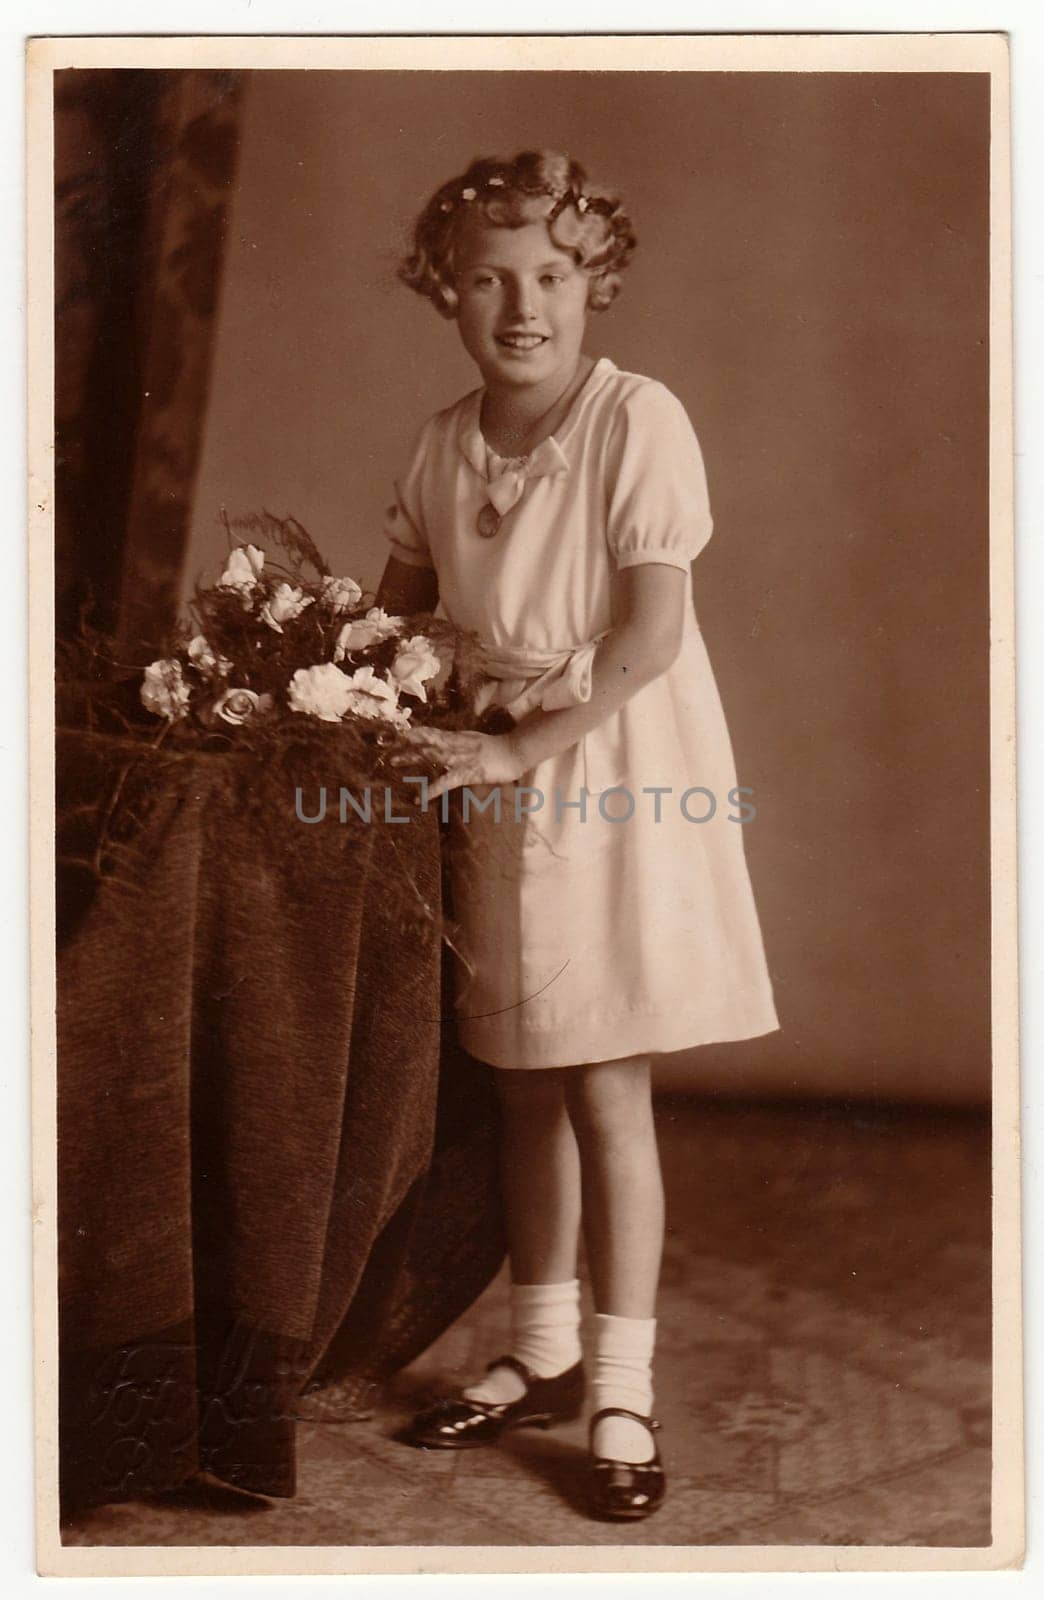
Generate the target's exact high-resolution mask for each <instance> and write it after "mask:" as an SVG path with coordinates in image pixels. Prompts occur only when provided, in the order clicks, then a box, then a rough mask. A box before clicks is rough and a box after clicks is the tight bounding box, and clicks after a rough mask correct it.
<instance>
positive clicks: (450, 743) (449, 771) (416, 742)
mask: <svg viewBox="0 0 1044 1600" xmlns="http://www.w3.org/2000/svg"><path fill="white" fill-rule="evenodd" d="M403 738H404V739H405V740H406V742H407V744H410V745H412V746H413V748H414V749H415V750H416V751H417V754H418V755H420V756H423V757H425V758H426V759H427V760H429V761H432V762H434V763H435V764H436V765H437V766H441V767H443V768H444V769H445V770H444V771H443V774H442V776H441V777H440V778H436V779H435V781H434V782H433V783H432V784H431V786H430V787H429V789H428V799H429V800H437V799H438V797H439V795H441V794H446V793H447V792H448V791H449V790H450V789H461V788H463V787H464V785H465V784H467V785H469V786H470V787H472V788H477V787H478V786H479V785H480V784H491V785H494V786H495V785H497V784H502V783H515V782H516V781H517V779H519V778H520V777H521V776H522V774H523V773H524V772H525V771H526V770H527V768H526V764H525V761H524V760H523V757H522V755H521V753H520V751H519V750H518V747H517V746H516V744H515V741H514V739H513V738H512V736H511V734H509V733H469V732H461V733H449V732H447V731H446V730H445V729H444V728H409V729H407V730H406V732H404V734H403ZM393 759H394V761H395V765H396V766H399V767H401V766H406V765H408V764H409V759H410V758H409V756H396V757H394V758H393Z"/></svg>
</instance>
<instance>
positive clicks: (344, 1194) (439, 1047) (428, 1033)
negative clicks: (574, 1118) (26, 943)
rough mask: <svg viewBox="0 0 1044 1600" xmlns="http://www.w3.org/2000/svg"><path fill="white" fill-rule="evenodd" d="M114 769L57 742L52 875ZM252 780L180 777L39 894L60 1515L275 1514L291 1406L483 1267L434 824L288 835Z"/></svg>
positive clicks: (99, 803)
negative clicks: (53, 951)
mask: <svg viewBox="0 0 1044 1600" xmlns="http://www.w3.org/2000/svg"><path fill="white" fill-rule="evenodd" d="M230 763H231V764H232V765H230ZM117 764H118V763H117V762H116V761H115V758H114V757H113V756H112V755H111V754H110V753H109V752H108V751H107V749H106V741H105V739H104V737H100V736H99V735H98V734H97V732H91V733H84V732H83V731H82V730H76V729H70V730H68V731H66V732H64V733H60V735H59V763H58V772H59V804H58V815H59V824H60V826H59V863H60V865H61V863H62V862H63V861H65V862H67V863H71V862H72V861H73V859H74V858H75V857H77V855H79V856H80V857H81V858H82V855H83V846H84V845H85V844H86V845H88V846H89V844H90V841H91V839H92V838H94V837H96V835H97V829H98V827H99V819H100V818H101V816H102V815H103V814H104V812H105V809H106V806H107V804H108V802H107V800H106V796H110V795H111V793H112V785H113V777H114V771H115V768H116V766H117ZM258 780H259V774H258V772H257V771H256V764H252V760H251V758H249V757H242V758H241V757H240V756H239V755H237V754H235V753H220V754H212V753H200V754H199V755H198V756H194V757H190V758H187V759H185V760H183V761H181V762H180V763H178V764H177V767H176V770H175V771H174V772H173V773H172V774H170V775H167V776H165V777H164V781H163V784H162V787H161V788H160V790H159V792H158V793H157V794H155V795H154V796H153V797H152V800H151V802H150V805H149V807H148V812H147V817H146V820H145V821H144V823H143V824H142V826H141V827H140V829H139V830H138V833H137V835H136V837H135V838H134V841H133V848H131V849H129V850H124V851H121V852H120V853H119V855H118V857H117V865H116V866H115V868H113V869H111V870H108V871H106V872H104V873H103V874H102V876H101V877H100V879H98V880H97V881H92V882H91V884H90V885H89V893H84V886H85V882H86V880H85V878H84V876H83V874H82V873H78V871H77V869H76V868H75V867H74V866H70V867H69V870H68V871H67V872H66V873H65V875H64V877H63V875H62V873H61V872H60V875H59V881H60V894H59V930H60V950H59V962H58V1224H59V1316H60V1367H61V1372H60V1433H61V1449H60V1455H61V1473H62V1500H63V1509H64V1511H65V1512H66V1513H68V1512H69V1511H70V1510H73V1509H75V1508H77V1507H80V1506H84V1505H89V1504H92V1503H99V1502H102V1501H106V1500H116V1499H126V1498H131V1497H136V1496H138V1495H140V1494H142V1493H145V1492H148V1491H155V1490H160V1489H166V1488H172V1487H174V1486H176V1485H178V1484H180V1483H182V1482H184V1481H185V1480H186V1479H188V1478H190V1477H191V1476H192V1475H193V1474H195V1473H197V1472H200V1471H206V1472H208V1473H210V1474H212V1475H214V1476H217V1477H218V1478H221V1479H222V1480H224V1481H225V1482H227V1483H230V1484H233V1485H235V1486H237V1487H239V1488H241V1489H245V1490H249V1491H252V1492H255V1493H260V1494H266V1495H291V1494H293V1492H294V1443H293V1440H294V1426H295V1419H296V1418H298V1417H299V1415H300V1413H301V1406H302V1397H303V1396H307V1395H308V1394H309V1393H310V1392H314V1391H317V1390H322V1389H323V1388H324V1387H325V1386H328V1385H331V1384H337V1385H338V1391H339V1393H341V1394H348V1395H350V1396H351V1395H354V1396H355V1397H356V1398H357V1399H358V1400H359V1401H360V1402H364V1401H366V1400H372V1399H373V1397H374V1395H375V1393H376V1392H377V1391H378V1390H379V1386H380V1384H381V1382H382V1380H383V1379H385V1378H386V1377H387V1376H389V1375H390V1374H391V1373H393V1372H394V1371H396V1370H397V1369H398V1368H400V1367H402V1366H404V1365H405V1364H407V1363H408V1362H409V1361H411V1360H412V1359H413V1358H414V1357H415V1356H416V1355H418V1354H419V1353H420V1352H421V1351H422V1350H423V1349H425V1348H426V1347H427V1345H429V1344H430V1343H431V1342H432V1341H433V1340H434V1339H435V1338H436V1337H437V1336H438V1335H439V1334H440V1333H441V1332H442V1331H443V1330H444V1329H445V1328H446V1327H448V1326H449V1325H450V1323H452V1322H453V1321H455V1320H456V1318H457V1317H458V1316H459V1315H460V1314H461V1313H462V1312H463V1311H464V1310H465V1309H466V1308H467V1307H468V1306H469V1305H470V1304H471V1303H472V1302H473V1301H474V1300H475V1299H476V1298H477V1296H478V1295H479V1294H480V1293H481V1292H482V1290H483V1289H484V1288H485V1286H486V1285H487V1284H488V1283H489V1282H490V1280H491V1279H492V1278H493V1277H494V1276H495V1274H496V1272H497V1271H498V1270H499V1267H500V1265H501V1263H502V1261H503V1258H504V1249H505V1246H504V1240H503V1236H502V1232H501V1224H500V1220H499V1205H498V1203H497V1185H498V1175H497V1170H496V1153H495V1105H494V1096H493V1088H492V1083H491V1073H490V1071H489V1069H488V1068H486V1067H483V1066H481V1065H480V1064H478V1063H476V1062H474V1061H472V1060H471V1059H470V1058H469V1057H467V1056H466V1055H464V1054H463V1053H462V1052H461V1051H460V1050H459V1049H458V1048H457V1047H456V1046H455V1044H454V1043H453V1030H452V1027H451V1025H449V1024H447V1023H446V1022H445V1021H444V1020H442V1019H443V1017H444V1010H443V1007H444V1005H445V1000H444V989H445V985H444V983H443V981H442V962H441V948H442V939H441V931H440V920H439V911H440V906H441V884H442V873H441V869H440V850H439V824H438V820H437V817H436V816H435V814H434V812H432V813H431V814H430V815H428V816H421V815H417V816H415V817H411V819H410V821H409V823H408V824H407V825H391V826H389V825H387V824H386V823H384V822H383V821H379V820H377V811H376V810H375V813H374V816H375V820H374V821H373V822H371V823H369V824H367V823H366V822H364V821H363V820H361V819H360V818H359V817H358V816H357V815H356V813H355V812H354V811H352V810H351V809H349V812H348V816H347V818H346V820H345V821H344V822H343V823H342V822H341V821H340V820H339V819H338V814H337V807H336V805H334V806H333V807H332V809H331V815H330V816H329V817H328V818H327V819H326V821H324V822H323V823H322V824H321V825H315V826H313V825H306V824H303V823H302V822H301V821H300V820H298V818H297V817H296V816H295V814H294V801H293V795H292V793H290V794H289V795H288V797H287V806H286V814H285V818H284V819H282V820H281V821H279V822H277V823H276V824H275V829H276V831H275V833H273V820H272V817H271V815H267V816H266V818H265V825H264V826H263V827H261V826H259V817H258V812H257V807H256V795H257V789H258ZM63 785H64V789H63ZM88 791H90V794H88ZM333 792H334V794H335V795H336V789H335V790H334V791H333ZM85 797H86V798H85ZM73 801H75V803H71V802H73ZM63 818H64V819H66V822H65V826H64V831H63V823H62V819H63ZM280 830H281V831H280ZM274 840H275V843H274V842H273V841H274ZM88 853H89V851H88ZM404 883H408V884H409V885H410V886H411V893H412V894H413V895H414V896H415V898H416V901H417V914H416V915H414V914H411V912H410V909H409V905H408V901H407V898H406V897H404V895H403V893H402V892H401V888H402V885H403V884H404ZM424 907H426V908H427V911H424V909H423V908H424Z"/></svg>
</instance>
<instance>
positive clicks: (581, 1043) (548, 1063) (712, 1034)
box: [457, 1010, 780, 1072]
mask: <svg viewBox="0 0 1044 1600" xmlns="http://www.w3.org/2000/svg"><path fill="white" fill-rule="evenodd" d="M770 1019H771V1020H770ZM672 1023H673V1026H672V1025H671V1024H672ZM779 1030H780V1023H779V1018H778V1017H777V1016H776V1013H775V1011H774V1010H770V1011H769V1012H768V1013H767V1014H766V1015H764V1016H763V1017H762V1019H761V1020H760V1021H753V1022H752V1021H747V1022H738V1021H735V1020H734V1021H733V1022H731V1023H726V1022H722V1023H720V1024H719V1026H717V1027H711V1028H708V1027H706V1026H704V1027H703V1028H699V1027H697V1026H694V1025H692V1024H689V1025H686V1024H685V1023H684V1022H679V1021H678V1019H674V1018H671V1019H668V1018H666V1017H665V1016H663V1014H662V1013H655V1012H641V1013H631V1014H630V1016H629V1017H615V1018H613V1017H610V1018H605V1017H603V1018H602V1019H601V1020H600V1021H599V1023H598V1024H597V1025H596V1026H593V1027H590V1028H585V1029H583V1030H582V1031H581V1030H580V1029H577V1030H576V1031H575V1032H571V1033H570V1034H569V1035H566V1034H564V1033H563V1032H562V1031H561V1030H559V1029H557V1028H553V1029H549V1030H548V1038H547V1039H546V1040H544V1041H542V1040H539V1039H538V1038H536V1037H534V1035H532V1034H531V1035H530V1036H529V1037H528V1038H527V1039H526V1040H525V1043H524V1044H520V1047H519V1049H517V1050H512V1049H511V1048H510V1046H509V1045H507V1044H506V1043H505V1041H504V1040H503V1039H491V1038H489V1037H488V1035H486V1037H485V1038H484V1037H483V1034H484V1033H485V1030H484V1029H482V1028H481V1027H474V1026H472V1025H470V1024H467V1023H458V1024H457V1037H458V1038H459V1040H460V1043H461V1044H462V1045H463V1046H464V1049H465V1050H467V1052H468V1054H469V1055H472V1056H474V1057H475V1058H476V1060H479V1061H484V1062H485V1063H486V1064H487V1065H488V1066H491V1067H510V1068H517V1069H518V1070H519V1071H520V1072H524V1071H531V1070H532V1071H539V1070H540V1068H545V1069H546V1068H548V1067H574V1066H592V1065H595V1064H596V1063H598V1062H600V1061H620V1060H624V1059H626V1058H627V1057H628V1056H639V1055H649V1056H661V1055H673V1054H675V1053H676V1052H677V1051H680V1050H695V1049H697V1048H699V1047H700V1046H702V1045H709V1044H738V1043H742V1042H743V1041H745V1040H748V1039H762V1038H764V1037H765V1036H766V1035H767V1034H770V1033H778V1032H779ZM651 1036H654V1037H651ZM534 1046H536V1048H534ZM520 1054H524V1056H525V1057H526V1059H525V1060H519V1055H520Z"/></svg>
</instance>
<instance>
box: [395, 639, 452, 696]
mask: <svg viewBox="0 0 1044 1600" xmlns="http://www.w3.org/2000/svg"><path fill="white" fill-rule="evenodd" d="M441 665H442V663H441V662H440V660H439V658H438V656H437V655H436V653H435V650H434V649H433V647H432V643H431V640H430V639H428V638H426V637H425V635H424V634H423V633H415V634H414V636H413V638H412V639H406V640H404V641H403V643H402V644H401V645H400V646H399V648H398V650H397V651H396V654H395V660H394V661H393V662H392V664H391V669H390V671H391V676H392V678H393V680H394V681H395V684H396V686H397V687H398V690H399V693H400V694H412V695H414V696H415V697H416V698H417V699H418V700H424V701H426V700H427V698H428V696H427V694H426V693H425V689H424V685H425V684H426V683H427V682H428V680H429V678H435V677H437V676H438V672H439V668H440V667H441Z"/></svg>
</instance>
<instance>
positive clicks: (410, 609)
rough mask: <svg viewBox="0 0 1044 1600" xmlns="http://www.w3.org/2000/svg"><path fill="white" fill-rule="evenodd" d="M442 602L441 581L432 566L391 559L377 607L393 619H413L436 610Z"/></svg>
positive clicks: (380, 589) (393, 557)
mask: <svg viewBox="0 0 1044 1600" xmlns="http://www.w3.org/2000/svg"><path fill="white" fill-rule="evenodd" d="M438 603H439V580H438V577H437V575H436V573H435V570H434V568H432V567H418V566H415V565H414V564H413V563H412V562H409V561H400V560H399V558H398V556H389V557H388V562H387V565H386V566H385V569H384V572H383V574H382V576H381V581H380V584H379V586H378V589H377V604H378V605H379V606H383V607H384V609H385V611H387V612H388V614H389V616H394V617H412V616H413V615H414V614H415V613H416V612H418V611H434V610H435V607H436V606H437V605H438Z"/></svg>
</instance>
